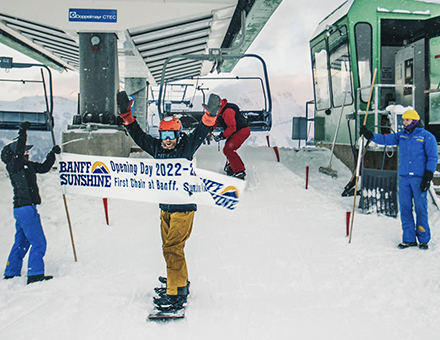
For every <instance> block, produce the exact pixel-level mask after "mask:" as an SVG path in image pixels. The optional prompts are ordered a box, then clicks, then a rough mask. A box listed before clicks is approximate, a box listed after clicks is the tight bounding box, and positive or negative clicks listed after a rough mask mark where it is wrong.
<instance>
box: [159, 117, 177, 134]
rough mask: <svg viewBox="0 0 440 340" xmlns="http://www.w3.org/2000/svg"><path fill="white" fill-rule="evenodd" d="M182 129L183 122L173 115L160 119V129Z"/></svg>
mask: <svg viewBox="0 0 440 340" xmlns="http://www.w3.org/2000/svg"><path fill="white" fill-rule="evenodd" d="M180 130H182V123H181V122H180V120H179V119H178V118H176V117H173V116H168V117H165V118H164V119H162V120H161V121H160V124H159V131H180Z"/></svg>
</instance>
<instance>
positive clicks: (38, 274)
mask: <svg viewBox="0 0 440 340" xmlns="http://www.w3.org/2000/svg"><path fill="white" fill-rule="evenodd" d="M30 126H31V124H30V123H29V122H23V123H21V125H20V128H19V130H18V138H17V139H16V140H15V141H13V142H12V143H9V144H7V145H5V146H4V148H3V149H2V154H1V158H2V161H3V162H4V163H5V164H6V170H7V171H8V174H9V178H10V180H11V184H12V187H13V189H14V200H13V201H14V217H15V220H16V224H15V228H16V232H15V242H14V245H13V246H12V249H11V252H10V254H9V257H8V262H7V264H6V269H5V273H4V279H6V280H7V279H12V278H14V277H17V276H21V267H22V265H23V258H24V257H25V255H26V253H27V252H28V250H29V249H30V251H29V260H28V271H27V275H28V277H27V283H28V284H30V283H34V282H39V281H46V280H50V279H52V278H53V277H52V276H46V275H44V260H43V257H44V255H45V254H46V246H47V243H46V237H45V236H44V232H43V228H42V226H41V220H40V215H39V214H38V211H37V205H38V204H40V203H41V198H40V194H39V189H38V185H37V176H36V174H37V173H38V174H44V173H46V172H48V171H49V170H50V169H51V167H52V165H53V164H54V162H55V154H60V153H61V148H60V147H59V146H58V145H55V146H54V147H53V148H52V150H51V151H50V152H49V153H48V154H47V157H46V160H45V161H44V162H43V163H38V162H32V161H30V160H29V150H30V149H31V148H32V145H26V140H27V130H28V129H29V127H30Z"/></svg>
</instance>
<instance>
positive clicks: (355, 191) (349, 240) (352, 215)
mask: <svg viewBox="0 0 440 340" xmlns="http://www.w3.org/2000/svg"><path fill="white" fill-rule="evenodd" d="M376 73H377V68H375V69H374V74H373V80H372V81H371V87H370V94H369V96H368V103H367V110H366V111H365V118H364V124H363V125H365V124H366V123H367V117H368V110H369V108H370V103H371V95H372V94H373V88H374V81H375V79H376ZM376 105H377V103H376ZM363 145H364V135H363V134H362V136H361V138H360V144H359V154H358V160H357V165H356V184H355V187H354V199H353V210H352V213H351V223H350V237H349V238H348V243H351V238H352V236H353V222H354V212H355V210H356V196H357V186H358V182H359V170H360V163H361V158H362V147H363Z"/></svg>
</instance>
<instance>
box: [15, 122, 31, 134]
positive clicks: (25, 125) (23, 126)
mask: <svg viewBox="0 0 440 340" xmlns="http://www.w3.org/2000/svg"><path fill="white" fill-rule="evenodd" d="M30 127H31V123H29V122H23V123H21V124H20V128H19V129H18V133H19V134H23V133H24V134H26V131H27V130H28V129H29V128H30Z"/></svg>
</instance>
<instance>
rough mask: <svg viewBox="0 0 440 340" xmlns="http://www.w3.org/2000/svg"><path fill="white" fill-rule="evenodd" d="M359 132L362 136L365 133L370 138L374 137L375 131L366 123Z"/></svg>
mask: <svg viewBox="0 0 440 340" xmlns="http://www.w3.org/2000/svg"><path fill="white" fill-rule="evenodd" d="M359 134H360V135H361V136H362V135H364V137H365V138H366V139H368V140H370V139H373V137H374V136H373V132H371V131H370V130H368V129H367V127H366V126H365V125H362V126H361V128H360V130H359Z"/></svg>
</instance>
